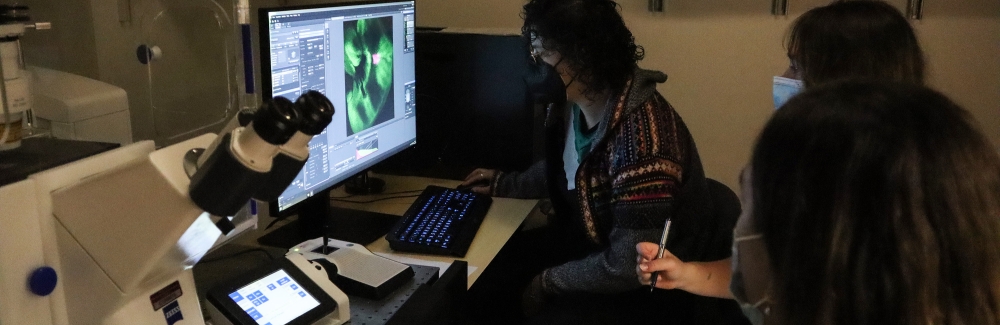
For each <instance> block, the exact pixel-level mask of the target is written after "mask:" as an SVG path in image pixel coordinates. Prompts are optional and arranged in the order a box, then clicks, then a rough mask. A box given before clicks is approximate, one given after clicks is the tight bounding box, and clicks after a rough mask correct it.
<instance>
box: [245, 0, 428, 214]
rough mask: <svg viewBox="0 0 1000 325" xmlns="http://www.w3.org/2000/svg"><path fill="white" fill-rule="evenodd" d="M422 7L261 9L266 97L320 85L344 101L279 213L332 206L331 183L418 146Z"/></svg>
mask: <svg viewBox="0 0 1000 325" xmlns="http://www.w3.org/2000/svg"><path fill="white" fill-rule="evenodd" d="M415 9H416V7H415V5H414V1H413V0H407V1H369V2H347V3H331V4H323V5H316V6H302V7H280V8H264V9H260V27H261V31H260V40H261V42H260V48H261V63H262V64H261V65H262V69H261V76H262V82H261V84H262V87H261V88H262V96H263V97H264V98H271V97H275V96H281V97H285V98H288V99H290V100H293V101H294V100H295V99H296V98H298V96H299V95H300V94H302V93H303V92H306V91H309V90H315V91H318V92H320V93H323V94H324V95H326V96H327V97H328V98H329V99H330V101H331V102H332V103H333V105H334V107H335V108H336V113H334V115H333V121H332V122H331V123H330V125H329V126H328V127H327V129H326V130H324V131H323V132H322V133H321V134H319V135H317V136H315V137H314V138H313V139H312V141H310V142H309V151H310V153H309V154H310V156H309V160H308V161H307V162H306V165H305V167H303V169H302V171H301V172H300V173H299V175H298V176H297V177H296V179H295V181H293V182H292V184H291V185H290V186H289V187H288V189H286V190H285V191H284V192H283V193H282V194H281V195H280V197H279V198H278V200H277V202H271V211H272V213H277V214H282V213H285V212H286V211H288V210H290V209H291V208H293V207H297V206H301V205H303V204H305V203H304V202H307V201H310V200H308V199H309V198H311V197H318V198H319V199H318V200H319V201H321V202H317V203H315V207H316V208H318V209H325V208H323V207H322V206H323V205H325V206H329V199H328V193H329V190H330V189H331V188H333V187H335V186H337V185H338V184H341V183H343V182H344V181H346V180H348V179H349V178H351V177H353V176H355V175H359V174H363V173H364V172H365V171H366V170H367V169H368V168H370V167H372V166H373V165H375V164H376V163H378V162H380V161H382V160H384V159H386V158H388V157H390V156H392V155H394V154H396V153H399V152H401V151H403V150H404V149H407V148H409V147H411V146H413V145H415V144H416V138H417V130H416V128H417V123H416V114H415V109H416V101H415V99H416V96H415V85H416V77H415V71H414V67H415V64H414V63H415V55H414V51H415V36H414V34H415V22H416V20H415V18H416V16H415ZM317 213H321V214H325V213H323V212H321V211H317ZM299 217H300V219H302V212H301V211H299Z"/></svg>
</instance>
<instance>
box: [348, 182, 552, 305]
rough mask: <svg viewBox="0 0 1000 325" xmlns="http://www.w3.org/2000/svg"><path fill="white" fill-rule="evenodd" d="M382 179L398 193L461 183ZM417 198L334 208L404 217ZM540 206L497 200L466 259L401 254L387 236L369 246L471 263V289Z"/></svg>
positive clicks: (533, 202)
mask: <svg viewBox="0 0 1000 325" xmlns="http://www.w3.org/2000/svg"><path fill="white" fill-rule="evenodd" d="M376 176H377V177H378V178H381V179H383V180H385V183H386V192H387V193H396V192H403V191H419V190H423V189H424V188H425V187H427V185H437V186H443V187H452V188H454V187H455V186H457V185H458V184H461V182H460V181H455V180H444V179H435V178H425V177H415V176H393V175H376ZM413 194H419V192H414V193H413ZM332 196H334V197H343V196H347V194H346V193H344V191H343V189H342V188H340V189H337V190H334V191H333V193H332ZM388 196H393V195H392V194H387V195H371V196H353V197H351V198H350V199H351V200H358V201H365V200H369V199H378V198H381V197H388ZM415 199H416V198H415V197H408V198H399V199H391V200H385V201H379V202H373V203H349V202H342V201H334V203H333V205H334V206H336V207H340V208H348V209H355V210H364V211H372V212H379V213H385V214H392V215H398V216H401V215H403V213H405V212H406V209H408V208H409V207H410V204H412V203H413V201H414V200H415ZM537 204H538V200H519V199H508V198H493V205H491V206H490V211H489V212H488V213H487V214H486V218H485V219H483V224H482V225H481V226H480V227H479V232H478V233H476V238H475V239H474V240H473V241H472V245H471V246H469V251H468V252H467V253H466V254H465V257H463V258H455V257H449V256H439V255H424V254H412V253H403V252H398V251H393V250H392V249H391V248H389V242H388V241H386V240H385V237H382V238H379V239H378V240H376V241H375V242H373V243H371V244H369V245H367V246H366V247H367V248H368V250H370V251H372V252H375V253H391V254H394V255H400V256H406V257H411V258H416V259H422V260H429V261H437V262H444V263H451V262H452V261H454V260H456V259H458V260H463V261H466V262H468V263H469V267H470V268H471V267H476V270H475V271H474V272H472V274H470V275H469V287H472V284H473V283H475V282H476V279H478V278H479V275H480V274H482V273H483V270H485V269H486V267H487V266H489V264H490V261H492V260H493V258H494V257H496V255H497V253H499V252H500V249H501V248H503V246H504V244H506V243H507V240H508V239H510V237H511V235H513V234H514V232H515V231H517V229H518V228H519V227H520V226H521V223H523V222H524V220H525V219H526V218H527V217H528V215H529V214H531V212H532V211H533V210H534V209H535V206H536V205H537Z"/></svg>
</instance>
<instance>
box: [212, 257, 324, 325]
mask: <svg viewBox="0 0 1000 325" xmlns="http://www.w3.org/2000/svg"><path fill="white" fill-rule="evenodd" d="M229 299H232V300H233V302H234V303H236V305H237V306H239V307H240V309H243V311H244V312H246V313H247V316H250V318H253V320H254V321H256V322H257V324H260V325H265V324H270V325H284V324H288V323H289V322H291V321H293V320H295V319H296V318H299V317H300V316H302V315H304V314H305V313H307V312H309V311H310V310H312V309H313V308H316V307H317V306H319V301H317V300H316V298H313V297H312V296H311V295H309V293H308V292H306V290H305V289H303V288H301V287H299V284H298V283H296V282H295V279H292V278H291V277H290V276H288V273H285V270H282V269H278V271H276V272H274V273H271V274H268V275H267V276H265V277H263V278H260V279H258V280H257V281H254V282H252V283H250V284H248V285H246V286H244V287H242V288H240V289H239V290H236V291H234V292H232V293H230V294H229Z"/></svg>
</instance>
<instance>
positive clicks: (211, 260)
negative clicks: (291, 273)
mask: <svg viewBox="0 0 1000 325" xmlns="http://www.w3.org/2000/svg"><path fill="white" fill-rule="evenodd" d="M254 252H261V253H264V255H266V256H267V259H269V260H274V256H271V253H268V252H267V251H266V250H264V249H263V248H253V249H248V250H245V251H241V252H236V253H232V254H229V255H226V256H220V257H216V258H212V259H205V260H201V262H199V263H212V262H218V261H221V260H226V259H230V258H233V257H237V256H240V255H243V254H249V253H254Z"/></svg>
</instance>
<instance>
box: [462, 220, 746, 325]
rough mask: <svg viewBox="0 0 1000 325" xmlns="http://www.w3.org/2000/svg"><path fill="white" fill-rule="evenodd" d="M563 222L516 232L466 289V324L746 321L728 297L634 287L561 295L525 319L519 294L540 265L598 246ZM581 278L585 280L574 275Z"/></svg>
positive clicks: (562, 260)
mask: <svg viewBox="0 0 1000 325" xmlns="http://www.w3.org/2000/svg"><path fill="white" fill-rule="evenodd" d="M565 229H567V228H566V227H557V226H546V227H541V228H537V229H532V230H528V231H519V232H517V233H515V234H514V236H513V237H511V239H510V240H509V241H508V242H507V244H506V245H505V246H504V248H503V249H501V250H500V252H499V253H498V254H497V256H496V257H495V258H494V259H493V261H492V262H490V265H489V267H487V268H486V270H484V271H483V273H482V274H481V275H480V276H479V279H478V280H476V283H475V284H474V285H473V286H472V288H470V290H469V300H468V301H467V302H468V304H467V306H468V310H467V312H468V316H470V317H469V322H470V323H471V324H479V325H493V324H504V325H508V324H641V323H644V322H653V323H661V324H727V325H728V324H749V322H747V321H746V319H745V318H743V315H742V313H741V312H740V309H739V306H738V305H737V304H736V302H735V301H732V300H728V299H717V298H708V297H701V296H697V295H693V294H690V293H687V292H684V291H681V290H660V289H657V290H654V291H653V292H650V290H649V288H648V287H644V288H638V289H636V290H632V291H629V292H624V293H619V294H572V295H562V296H559V297H557V298H555V299H554V300H552V301H550V302H549V303H548V304H547V305H546V306H545V307H544V308H543V309H542V310H541V312H540V313H539V314H537V315H534V316H533V317H532V318H531V319H527V318H525V317H524V315H523V313H522V311H521V294H522V293H523V292H524V289H525V287H527V285H528V283H529V282H530V281H531V279H532V278H534V277H535V276H536V275H538V274H540V273H541V272H542V271H543V270H545V269H547V268H550V267H553V266H557V265H561V264H563V263H566V262H568V261H572V260H577V259H581V258H583V257H585V256H587V255H588V254H590V253H593V252H596V251H597V250H598V249H599V248H597V247H594V246H593V245H592V244H591V243H590V242H588V241H586V239H585V238H583V237H582V236H576V235H574V234H573V233H572V232H569V231H566V230H565ZM580 281H587V279H580Z"/></svg>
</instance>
